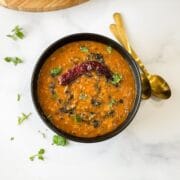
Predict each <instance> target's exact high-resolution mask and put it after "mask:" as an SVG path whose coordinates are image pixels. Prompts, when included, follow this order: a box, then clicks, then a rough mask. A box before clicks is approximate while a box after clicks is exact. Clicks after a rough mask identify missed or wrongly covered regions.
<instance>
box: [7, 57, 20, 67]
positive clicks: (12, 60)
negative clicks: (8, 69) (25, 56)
mask: <svg viewBox="0 0 180 180" xmlns="http://www.w3.org/2000/svg"><path fill="white" fill-rule="evenodd" d="M4 61H6V62H8V63H13V64H14V65H15V66H16V65H18V64H21V63H23V60H22V59H21V58H19V57H5V58H4Z"/></svg>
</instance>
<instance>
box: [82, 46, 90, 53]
mask: <svg viewBox="0 0 180 180" xmlns="http://www.w3.org/2000/svg"><path fill="white" fill-rule="evenodd" d="M80 50H81V52H84V53H88V52H89V49H88V48H87V47H85V46H80Z"/></svg>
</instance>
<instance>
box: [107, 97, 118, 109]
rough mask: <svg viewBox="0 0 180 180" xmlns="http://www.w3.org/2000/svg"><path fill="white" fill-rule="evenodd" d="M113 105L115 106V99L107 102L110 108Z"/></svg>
mask: <svg viewBox="0 0 180 180" xmlns="http://www.w3.org/2000/svg"><path fill="white" fill-rule="evenodd" d="M115 104H117V101H116V100H115V99H111V100H110V102H109V107H110V108H112V107H113V105H115Z"/></svg>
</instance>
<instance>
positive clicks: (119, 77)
mask: <svg viewBox="0 0 180 180" xmlns="http://www.w3.org/2000/svg"><path fill="white" fill-rule="evenodd" d="M121 80H122V75H121V74H118V73H115V74H113V75H112V80H111V83H112V84H113V85H117V84H119V82H120V81H121Z"/></svg>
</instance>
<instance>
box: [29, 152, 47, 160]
mask: <svg viewBox="0 0 180 180" xmlns="http://www.w3.org/2000/svg"><path fill="white" fill-rule="evenodd" d="M44 153H45V150H44V149H40V150H39V151H38V153H37V154H34V155H32V156H30V157H29V159H30V160H31V161H34V159H35V158H36V157H37V158H38V159H40V160H44V157H43V155H44Z"/></svg>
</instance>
